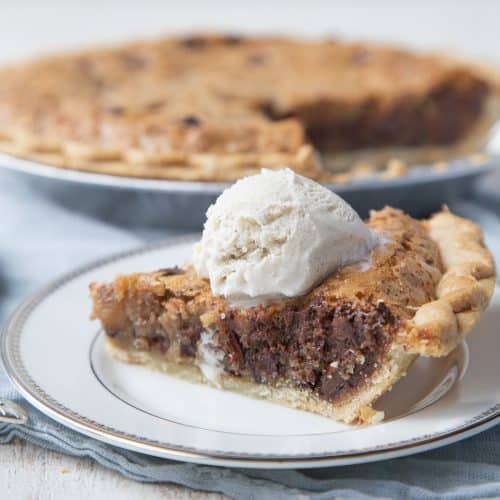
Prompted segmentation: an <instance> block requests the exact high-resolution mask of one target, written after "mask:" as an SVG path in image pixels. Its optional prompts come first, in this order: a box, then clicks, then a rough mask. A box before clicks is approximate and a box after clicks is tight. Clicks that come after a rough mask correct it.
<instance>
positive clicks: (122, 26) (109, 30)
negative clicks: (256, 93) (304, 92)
mask: <svg viewBox="0 0 500 500" xmlns="http://www.w3.org/2000/svg"><path fill="white" fill-rule="evenodd" d="M203 28H205V29H207V28H212V29H217V28H219V29H224V30H229V31H246V32H271V31H272V32H276V31H278V32H283V33H291V34H301V35H313V36H318V35H320V36H321V35H338V36H342V37H349V38H368V39H379V40H388V41H396V42H401V43H404V44H407V45H411V46H415V47H420V48H436V49H445V50H449V49H451V50H454V51H458V52H461V53H463V54H465V55H468V56H479V57H481V58H486V59H490V60H496V61H497V62H498V63H500V0H411V1H410V0H372V1H370V0H344V1H339V0H325V1H322V0H301V1H298V0H289V1H286V0H247V1H245V2H242V1H238V0H232V1H230V0H211V1H210V0H206V1H203V0H176V1H161V0H135V1H132V0H77V1H75V0H66V1H64V0H0V62H3V61H8V60H14V59H16V58H19V57H25V56H28V55H31V54H34V53H39V52H46V51H54V50H58V49H65V48H73V47H78V46H81V45H88V44H95V43H110V42H113V41H116V40H123V39H128V38H137V37H139V38H141V37H151V36H157V35H160V34H162V33H165V32H173V31H194V30H197V29H203Z"/></svg>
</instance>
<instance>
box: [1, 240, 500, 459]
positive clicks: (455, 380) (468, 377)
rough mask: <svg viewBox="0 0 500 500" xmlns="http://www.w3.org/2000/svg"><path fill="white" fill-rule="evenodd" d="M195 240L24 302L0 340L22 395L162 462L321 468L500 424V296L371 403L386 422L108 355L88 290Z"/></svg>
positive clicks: (127, 257)
mask: <svg viewBox="0 0 500 500" xmlns="http://www.w3.org/2000/svg"><path fill="white" fill-rule="evenodd" d="M192 241H193V238H192V237H191V238H190V239H186V238H183V239H177V240H170V242H169V243H165V244H162V245H159V246H155V247H149V248H146V249H142V250H139V251H136V252H132V253H127V254H124V255H119V256H115V257H111V258H109V259H106V260H103V261H100V262H97V263H95V264H92V265H89V266H87V267H85V268H83V269H79V270H76V271H75V272H73V273H71V274H69V275H67V276H64V277H63V278H61V279H59V280H57V281H56V282H54V283H52V284H51V285H49V286H48V287H47V288H45V289H44V290H42V291H41V292H39V293H38V294H36V295H35V296H34V297H32V298H30V299H29V300H28V301H27V302H26V303H25V304H24V305H23V306H21V308H20V309H19V310H18V312H17V313H16V314H15V315H14V316H13V317H12V319H11V321H10V322H9V324H8V325H7V327H6V329H5V331H4V333H3V336H2V344H1V351H2V358H3V361H4V364H5V367H6V370H7V372H8V375H9V377H10V378H11V380H12V381H13V383H14V384H15V385H16V387H17V388H18V389H19V391H20V392H21V393H22V394H23V395H24V396H25V397H26V399H28V400H29V401H30V402H31V403H32V404H34V405H35V406H36V407H37V408H39V409H40V410H41V411H43V412H44V413H46V414H47V415H49V416H51V417H52V418H54V419H56V420H58V421H59V422H61V423H63V424H65V425H67V426H69V427H72V428H73V429H75V430H77V431H80V432H82V433H84V434H87V435H89V436H92V437H94V438H96V439H100V440H102V441H105V442H108V443H111V444H114V445H116V446H121V447H124V448H128V449H132V450H136V451H140V452H142V453H146V454H151V455H156V456H160V457H165V458H171V459H177V460H185V461H191V462H198V463H206V464H214V465H230V466H241V467H265V468H270V467H276V468H278V467H281V468H288V467H317V466H332V465H346V464H353V463H360V462H369V461H374V460H381V459H386V458H393V457H397V456H403V455H409V454H411V453H416V452H419V451H424V450H428V449H432V448H436V447H438V446H442V445H445V444H448V443H452V442H454V441H458V440H460V439H463V438H465V437H468V436H471V435H473V434H476V433H477V432H480V431H481V430H484V429H487V428H489V427H491V426H493V425H495V424H496V423H497V422H498V420H499V419H500V385H499V384H498V380H499V375H500V367H499V364H498V361H497V357H498V352H499V351H500V336H499V335H497V331H496V330H497V328H498V324H499V323H500V294H498V293H497V294H496V296H495V298H494V301H493V304H492V306H491V307H490V309H489V311H488V312H487V313H486V315H485V318H484V319H483V321H482V323H481V324H480V326H479V327H478V328H477V329H476V331H475V332H473V333H472V334H471V336H470V337H469V340H468V347H467V346H466V345H465V344H463V345H461V346H460V347H459V348H458V349H457V350H456V351H455V352H454V353H453V354H451V355H450V356H448V357H447V358H444V359H437V360H431V359H423V358H422V359H420V360H419V361H417V362H416V363H415V365H414V366H413V367H412V369H411V371H410V373H409V375H408V377H407V378H406V379H404V380H403V381H401V382H400V383H399V384H398V385H397V386H396V388H395V389H394V390H393V391H392V392H391V393H390V394H388V395H386V396H384V398H383V399H382V400H381V401H380V402H379V404H378V405H377V407H378V408H381V409H384V410H385V411H386V413H387V416H388V418H387V420H386V421H385V422H383V423H381V424H379V425H375V426H371V427H363V428H359V427H351V426H347V425H343V424H339V423H335V422H332V421H330V420H328V419H326V418H323V417H319V416H316V415H312V414H308V413H305V412H301V411H296V410H290V409H287V408H284V407H281V406H278V405H273V404H270V403H267V402H263V401H257V400H253V399H249V398H245V397H242V396H238V395H236V394H233V393H229V392H223V391H218V390H216V389H212V388H210V387H205V386H201V385H195V384H190V383H187V382H184V381H182V380H179V379H177V378H174V377H170V376H168V375H165V374H161V373H155V372H151V371H149V370H147V369H146V368H142V367H139V366H129V365H125V364H122V363H120V362H117V361H115V360H112V359H110V358H109V357H108V355H107V354H106V352H105V350H104V347H103V334H102V333H101V332H99V326H98V324H97V323H95V322H91V321H90V320H89V319H88V318H89V312H90V300H89V297H88V284H89V283H90V282H91V281H102V280H111V279H112V278H113V277H114V276H115V275H116V274H118V273H128V272H133V271H148V270H155V269H158V268H162V267H167V266H171V265H175V264H179V263H182V262H184V261H186V260H187V259H188V258H189V255H190V251H191V250H190V249H191V245H192Z"/></svg>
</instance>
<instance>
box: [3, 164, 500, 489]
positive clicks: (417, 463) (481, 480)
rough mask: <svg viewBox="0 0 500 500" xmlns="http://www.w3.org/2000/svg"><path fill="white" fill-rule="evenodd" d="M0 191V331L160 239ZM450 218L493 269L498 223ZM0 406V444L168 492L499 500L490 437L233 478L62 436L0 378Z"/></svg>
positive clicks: (468, 206)
mask: <svg viewBox="0 0 500 500" xmlns="http://www.w3.org/2000/svg"><path fill="white" fill-rule="evenodd" d="M0 186H1V192H2V195H1V196H0V214H1V219H0V220H1V222H0V323H3V322H4V321H5V320H6V319H7V317H8V315H9V314H10V313H11V312H12V311H13V309H14V308H15V306H16V305H17V304H18V303H19V302H20V300H21V299H23V298H24V297H26V296H27V295H29V294H30V293H31V292H33V291H34V290H35V289H36V288H37V287H39V286H40V285H42V284H43V283H44V282H45V281H47V280H48V279H51V278H53V277H54V275H57V274H60V273H63V272H65V271H68V270H71V269H72V268H74V267H75V266H77V265H79V264H82V263H84V262H88V261H89V260H91V259H94V258H97V257H101V256H103V255H106V254H109V253H110V252H115V251H121V250H124V249H127V248H132V247H135V246H138V245H140V244H142V243H143V242H145V241H152V240H156V239H164V238H165V237H168V234H169V233H168V232H167V231H166V230H147V229H144V228H132V227H117V226H113V225H111V224H108V223H106V222H105V219H106V212H105V210H106V207H103V214H102V215H103V219H104V221H96V220H95V219H92V218H89V217H87V216H84V215H82V214H81V213H79V212H78V211H76V210H75V211H70V210H67V209H62V208H61V207H58V206H57V205H55V204H53V203H52V202H50V201H48V200H47V199H45V198H44V197H43V196H41V195H39V194H38V193H37V191H36V189H33V188H32V187H31V188H29V187H27V185H26V184H25V183H24V182H23V180H22V179H20V178H19V177H17V176H14V175H12V174H8V173H6V172H0ZM77 202H78V200H75V203H77ZM82 203H86V204H88V203H89V200H88V199H87V200H82ZM123 208H124V209H125V207H123ZM453 208H454V209H455V210H458V211H460V212H462V213H464V214H465V215H468V216H470V217H472V218H474V219H476V220H478V221H479V222H481V224H482V225H483V227H484V229H485V231H486V235H487V240H488V243H489V245H490V246H491V247H492V248H493V249H494V251H495V252H496V253H497V255H498V257H499V259H498V260H500V219H499V218H498V216H497V215H495V214H494V213H493V212H491V211H488V210H485V209H484V207H483V208H482V207H481V206H479V205H478V204H477V203H472V202H463V203H460V204H458V205H457V206H454V207H453ZM0 398H6V399H12V400H15V401H17V402H18V403H20V404H21V405H22V406H23V407H25V408H26V409H27V410H28V412H29V415H30V421H29V424H28V425H27V426H18V427H16V426H13V425H3V426H1V425H0V443H7V442H9V441H11V440H12V439H13V438H14V437H19V438H21V439H25V440H27V441H30V442H32V443H36V444H38V445H40V446H44V447H47V448H51V449H54V450H58V451H61V452H63V453H67V454H70V455H75V456H86V457H91V458H93V459H94V460H96V461H97V462H99V463H100V464H102V465H104V466H105V467H109V468H111V469H114V470H116V471H118V472H120V473H121V474H123V475H125V476H127V477H130V478H133V479H136V480H138V481H146V482H172V483H176V484H180V485H184V486H188V487H191V488H196V489H201V490H207V491H216V492H221V493H224V494H226V495H228V496H230V497H234V498H259V499H260V498H285V497H286V498H289V497H297V498H306V497H313V498H332V497H333V496H335V497H340V498H405V497H411V498H435V497H436V496H437V495H440V496H443V498H454V499H458V498H471V497H474V498H484V497H488V496H489V497H500V427H498V428H496V429H493V430H490V431H487V432H485V433H483V434H481V435H479V436H476V437H474V438H470V439H468V440H466V441H463V442H461V443H457V444H455V445H451V446H447V447H445V448H442V449H440V450H436V451H432V452H427V453H422V454H420V455H416V456H414V457H409V458H404V459H397V460H390V461H386V462H380V463H375V464H368V465H359V466H350V467H340V468H330V469H321V470H320V469H318V470H312V471H295V470H289V471H271V470H238V469H228V468H216V467H207V466H197V465H192V464H183V463H179V462H171V461H167V460H160V459H156V458H151V457H147V456H143V455H140V454H137V453H132V452H128V451H125V450H121V449H118V448H113V447H111V446H108V445H105V444H103V443H100V442H98V441H95V440H93V439H90V438H88V437H85V436H83V435H80V434H77V433H75V432H73V431H70V430H68V429H66V428H64V427H63V426H61V425H59V424H57V423H56V422H53V421H52V420H50V419H48V418H47V417H45V416H44V415H43V414H41V413H40V412H38V411H37V410H35V409H34V408H32V407H30V406H29V405H28V404H27V403H26V402H24V401H23V400H22V399H21V398H20V397H19V396H18V395H17V394H16V393H15V391H14V390H13V388H12V386H11V385H10V384H9V382H8V381H7V379H6V378H5V376H4V374H3V373H2V371H1V368H0Z"/></svg>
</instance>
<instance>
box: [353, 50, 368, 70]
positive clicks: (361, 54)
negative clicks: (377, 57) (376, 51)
mask: <svg viewBox="0 0 500 500" xmlns="http://www.w3.org/2000/svg"><path fill="white" fill-rule="evenodd" d="M370 59H371V54H370V52H368V51H367V50H365V49H356V50H355V51H354V52H353V53H352V54H351V57H350V58H349V61H350V62H351V63H352V64H354V65H355V66H361V65H363V64H366V63H367V62H368V61H369V60H370Z"/></svg>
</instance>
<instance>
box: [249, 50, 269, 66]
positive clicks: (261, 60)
mask: <svg viewBox="0 0 500 500" xmlns="http://www.w3.org/2000/svg"><path fill="white" fill-rule="evenodd" d="M267 60H268V56H267V54H264V53H262V52H259V53H256V54H251V55H250V56H249V57H248V63H249V64H251V65H252V66H263V65H264V64H266V62H267Z"/></svg>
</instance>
